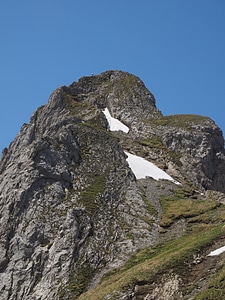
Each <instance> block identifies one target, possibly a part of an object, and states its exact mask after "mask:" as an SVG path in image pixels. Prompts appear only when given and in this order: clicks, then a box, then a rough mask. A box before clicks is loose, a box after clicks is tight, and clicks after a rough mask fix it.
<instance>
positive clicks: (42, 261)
mask: <svg viewBox="0 0 225 300" xmlns="http://www.w3.org/2000/svg"><path fill="white" fill-rule="evenodd" d="M131 160H132V161H131ZM140 162H141V163H140ZM224 170H225V151H224V140H223V137H222V132H221V130H220V129H219V128H218V126H217V125H216V124H215V123H214V122H213V121H212V120H210V119H209V118H207V117H203V116H196V115H173V116H163V115H162V113H161V112H160V110H159V109H158V108H157V107H156V101H155V98H154V96H153V95H152V93H151V92H150V91H149V90H148V89H147V88H146V87H145V85H144V83H143V82H142V81H141V80H140V79H139V78H138V77H136V76H134V75H132V74H129V73H126V72H122V71H107V72H103V73H101V74H99V75H93V76H86V77H82V78H81V79H79V80H78V81H77V82H74V83H72V84H71V85H69V86H63V87H60V88H58V89H57V90H55V91H54V92H53V93H52V95H51V96H50V98H49V101H48V103H47V104H46V105H44V106H42V107H40V108H38V109H37V110H36V111H35V112H34V114H33V115H32V117H31V119H30V122H29V123H28V124H24V125H23V126H22V128H21V130H20V132H19V134H18V135H17V136H16V138H15V140H14V141H13V142H12V143H11V144H10V147H9V148H8V149H5V150H4V155H3V156H2V159H1V161H0V191H1V193H0V216H1V222H0V242H1V243H0V291H1V293H0V299H8V300H13V299H16V298H17V299H23V300H35V299H39V300H46V299H47V300H53V299H54V300H55V299H78V298H79V297H80V298H79V299H89V300H94V299H98V300H99V299H106V298H107V299H111V298H110V297H111V296H112V294H113V295H114V296H113V297H114V298H115V299H126V297H127V298H128V297H130V298H129V299H135V298H134V297H136V296H137V297H139V298H140V297H141V296H140V295H141V294H142V295H144V296H143V297H150V296H148V295H150V293H151V292H150V291H151V290H154V289H153V285H154V284H153V283H154V282H155V283H156V284H158V286H159V287H162V285H163V280H164V282H172V281H173V282H176V284H177V285H178V286H179V284H180V283H181V282H182V285H185V282H184V281H185V278H184V277H185V276H184V274H183V273H182V272H180V273H179V272H178V268H176V265H175V263H174V261H175V256H174V255H175V254H174V252H173V251H175V250H176V251H177V252H176V253H179V255H180V256H179V257H180V258H179V259H180V260H182V258H183V260H182V261H179V263H182V264H186V265H188V266H190V268H191V266H193V264H192V262H191V261H192V260H191V259H192V258H191V257H192V255H197V254H198V253H199V251H202V252H201V253H204V255H205V256H204V257H207V255H206V253H207V251H208V250H209V249H208V248H207V247H209V245H210V247H212V245H213V243H214V242H216V240H217V238H220V237H221V236H222V234H223V230H222V226H223V217H222V214H223V213H224V212H225V208H224V207H223V203H224V201H225V200H224V199H225V197H224V192H225V171H224ZM178 183H179V184H178ZM215 228H216V230H215ZM198 232H201V233H202V236H204V237H205V239H203V238H201V235H200V234H197V233H198ZM191 234H193V239H191V237H192V236H191ZM188 238H190V244H191V246H190V249H191V250H190V249H189V248H188V249H187V248H186V247H187V245H188V241H187V240H185V239H188ZM171 239H172V240H173V244H172V248H171V249H175V250H170V251H169V250H168V249H170V248H168V247H170V245H171V244H170V243H172V242H171ZM182 239H183V240H182ZM184 240H185V241H184ZM162 242H163V243H165V245H166V246H165V253H167V254H168V253H170V254H169V255H166V254H164V252H163V251H164V248H163V246H160V245H161V243H162ZM176 243H177V244H176ZM179 243H184V244H182V245H183V248H182V249H183V250H182V251H183V252H182V251H181V250H180V249H179V247H178V246H177V245H178V244H179ZM154 247H156V248H154ZM157 247H158V248H157ZM154 249H155V250H154ZM196 249H197V250H196ZM135 253H138V254H137V256H134V257H132V255H134V254H135ZM159 253H162V257H164V258H165V259H166V261H167V262H168V264H164V263H163V262H162V265H161V266H160V264H159V261H160V259H159V257H158V254H159ZM154 254H155V256H154ZM160 255H161V254H160ZM202 255H203V254H202ZM153 259H155V265H156V266H157V267H156V268H155V269H154V268H153V269H154V272H155V273H154V272H153V269H151V268H150V267H149V266H151V265H154V262H153ZM158 259H159V260H158ZM145 260H146V261H148V264H147V265H145V264H144V262H145ZM201 261H203V259H202V260H201ZM170 265H171V266H172V267H171V269H170V268H169V266H170ZM122 266H123V267H122ZM133 266H134V269H133ZM120 267H121V268H120ZM217 267H218V270H219V268H220V266H219V264H217V262H216V261H215V268H217ZM115 268H118V269H115ZM139 268H140V270H142V271H141V272H139V271H138V270H139ZM149 268H150V269H149ZM160 268H161V269H160ZM156 269H157V270H161V271H160V272H161V273H163V274H164V275H163V276H164V277H163V278H162V280H161V281H160V280H159V273H157V271H156ZM203 269H204V268H203ZM113 270H114V271H113ZM144 270H146V274H144V273H143V274H142V272H144ZM173 270H174V272H175V273H173ZM204 270H205V269H204ZM207 270H208V269H207ZM109 271H110V272H109ZM108 272H109V273H108ZM114 272H115V273H114ZM123 272H124V274H126V277H124V281H123V280H121V281H120V280H119V281H120V283H118V281H117V279H116V278H120V274H123ZM129 272H130V273H129ZM204 272H206V270H205V271H204ZM106 273H107V276H108V277H107V276H106V277H104V275H105V274H106ZM128 273H129V274H130V275H129V274H128ZM153 273H154V274H155V278H152V277H151V274H153ZM115 274H116V275H115ZM149 274H150V275H149ZM207 274H208V273H207ZM114 275H115V277H113V276H114ZM142 275H143V276H142ZM110 276H112V277H110ZM117 276H118V277H117ZM129 276H130V277H129ZM206 277H207V276H206ZM102 278H105V279H104V280H105V282H107V284H108V287H109V289H108V290H107V289H105V288H103V286H102V285H101V284H100V281H101V280H102ZM107 278H113V279H112V280H113V282H116V284H115V285H113V284H112V283H110V282H108V281H107V280H108V279H107ZM170 279H171V280H172V281H171V280H170ZM189 280H190V282H191V275H190V278H189ZM109 281H110V280H109ZM122 281H123V282H122ZM152 282H153V283H152ZM179 282H180V283H179ZM117 283H118V284H117ZM143 284H144V285H145V284H146V286H147V290H148V291H147V292H146V291H144V290H143V289H142V287H141V286H143ZM193 284H194V283H193ZM180 285H181V284H180ZM92 288H96V289H95V291H96V293H95V292H90V293H89V292H88V290H91V289H92ZM141 289H142V292H140V290H141ZM99 290H101V291H100V294H99ZM184 290H185V289H184V288H183V286H182V287H181V286H179V293H178V294H179V297H181V296H187V297H188V296H190V289H187V290H185V292H184ZM85 292H87V294H86V293H85ZM198 292H199V289H198V288H197V287H196V288H193V293H196V294H197V293H198ZM152 293H153V292H152ZM174 293H175V292H174ZM174 293H173V294H172V295H173V296H174V295H175V294H174ZM188 293H189V294H188ZM99 295H100V296H99ZM132 295H133V296H132ZM166 295H167V296H168V294H166ZM167 296H165V297H164V299H177V298H175V296H174V298H168V297H169V296H168V297H167ZM96 297H97V298H96ZM132 297H133V298H132ZM140 299H144V298H140ZM146 299H147V298H146ZM149 299H151V298H149ZM160 299H161V298H160Z"/></svg>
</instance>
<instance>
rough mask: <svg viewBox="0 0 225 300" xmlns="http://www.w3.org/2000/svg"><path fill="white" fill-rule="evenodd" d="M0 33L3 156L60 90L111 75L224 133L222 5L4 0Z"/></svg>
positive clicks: (219, 1)
mask: <svg viewBox="0 0 225 300" xmlns="http://www.w3.org/2000/svg"><path fill="white" fill-rule="evenodd" d="M0 33H1V34H0V38H1V44H0V46H1V47H0V79H1V80H0V89H1V93H0V97H1V110H0V151H1V149H2V148H3V147H7V146H8V145H9V143H10V142H11V141H12V140H13V139H14V138H15V136H16V134H17V133H18V132H19V130H20V127H21V126H22V124H23V123H26V122H28V121H29V119H30V116H31V114H32V113H33V111H34V110H35V109H36V108H38V107H39V106H40V105H43V104H45V103H47V101H48V98H49V96H50V94H51V92H52V91H53V90H54V89H56V88H57V87H59V86H61V85H68V84H70V83H71V82H73V81H77V80H78V79H79V78H80V77H81V76H84V75H91V73H94V74H98V73H100V72H103V71H106V70H109V69H117V70H123V71H127V72H131V73H133V74H135V75H137V76H138V77H140V78H141V79H142V80H143V81H144V83H145V85H146V86H147V88H148V89H149V90H150V91H151V92H152V93H153V94H154V96H155V98H156V101H157V102H156V103H157V106H158V108H159V109H160V110H161V111H162V113H163V114H164V115H168V114H178V113H194V114H201V115H206V116H209V117H210V118H212V119H213V120H214V121H215V122H216V123H217V124H218V125H219V126H220V127H221V129H222V130H223V132H224V133H225V118H224V114H225V1H224V0H113V1H110V0H108V1H107V0H95V1H94V0H21V1H18V0H8V1H1V4H0Z"/></svg>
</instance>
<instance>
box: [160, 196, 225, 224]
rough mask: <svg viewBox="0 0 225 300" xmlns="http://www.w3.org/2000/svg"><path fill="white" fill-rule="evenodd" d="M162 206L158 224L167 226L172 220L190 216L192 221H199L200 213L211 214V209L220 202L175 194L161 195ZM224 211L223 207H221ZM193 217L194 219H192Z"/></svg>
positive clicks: (215, 207) (214, 208) (216, 206)
mask: <svg viewBox="0 0 225 300" xmlns="http://www.w3.org/2000/svg"><path fill="white" fill-rule="evenodd" d="M160 202H161V206H162V219H161V222H160V225H161V226H162V227H169V226H170V225H171V224H172V223H173V222H174V221H176V220H178V219H180V218H186V219H187V218H192V222H193V221H194V220H195V222H197V221H199V220H200V218H201V215H203V214H205V219H206V220H207V218H206V215H207V214H211V213H212V211H214V210H216V209H217V208H218V207H219V206H221V205H220V203H218V202H216V201H211V200H205V199H204V200H203V199H198V200H194V199H191V198H185V197H184V198H182V197H180V196H177V195H173V196H163V197H161V199H160ZM223 211H224V208H223ZM194 217H195V219H193V218H194Z"/></svg>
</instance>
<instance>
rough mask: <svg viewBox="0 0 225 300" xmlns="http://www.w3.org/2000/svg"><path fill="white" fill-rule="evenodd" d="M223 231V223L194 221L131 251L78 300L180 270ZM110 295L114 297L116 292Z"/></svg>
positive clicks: (95, 298)
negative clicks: (186, 229)
mask: <svg viewBox="0 0 225 300" xmlns="http://www.w3.org/2000/svg"><path fill="white" fill-rule="evenodd" d="M222 234H224V229H223V225H218V226H215V225H214V226H210V225H207V224H205V225H196V226H195V227H194V228H193V230H192V233H191V234H186V235H184V236H182V237H181V238H179V239H176V240H173V241H169V242H167V243H165V244H163V245H160V246H158V247H155V248H148V249H145V250H142V251H140V252H138V253H137V254H135V255H133V256H132V257H131V258H130V259H129V260H128V261H127V263H126V264H125V265H124V266H123V267H121V268H119V269H115V270H113V271H112V272H110V273H108V274H107V276H105V278H104V279H103V280H102V282H101V283H100V284H99V285H98V286H97V287H96V288H95V289H94V290H89V291H87V292H86V293H84V294H82V295H81V296H80V297H79V300H84V299H89V300H99V299H104V296H106V295H109V294H113V293H115V291H121V290H123V289H124V288H127V287H128V286H131V285H133V284H134V283H135V282H141V281H144V282H152V281H153V280H155V278H156V277H157V275H160V274H162V272H164V273H166V272H167V270H168V271H169V270H171V269H174V270H175V271H177V272H178V273H180V272H182V270H183V266H184V264H185V263H186V261H187V260H188V259H190V258H191V257H192V256H193V254H194V253H196V252H197V251H199V250H200V249H202V248H204V247H206V246H207V245H210V244H211V243H212V242H213V240H214V239H216V238H218V237H220V236H221V235H222ZM112 299H117V298H116V296H115V298H112Z"/></svg>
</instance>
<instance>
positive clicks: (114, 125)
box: [103, 108, 129, 133]
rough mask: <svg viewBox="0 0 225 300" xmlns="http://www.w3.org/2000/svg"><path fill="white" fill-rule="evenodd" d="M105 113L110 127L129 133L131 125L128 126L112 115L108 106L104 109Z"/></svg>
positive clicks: (113, 129) (112, 129)
mask: <svg viewBox="0 0 225 300" xmlns="http://www.w3.org/2000/svg"><path fill="white" fill-rule="evenodd" d="M103 113H104V115H105V117H106V119H107V121H108V123H109V129H110V130H111V131H118V130H121V131H123V132H125V133H128V132H129V127H127V126H126V125H124V124H123V123H122V122H120V121H119V120H118V119H115V118H113V117H112V116H111V115H110V112H109V110H108V108H105V109H104V110H103Z"/></svg>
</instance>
